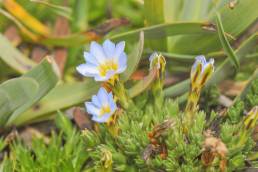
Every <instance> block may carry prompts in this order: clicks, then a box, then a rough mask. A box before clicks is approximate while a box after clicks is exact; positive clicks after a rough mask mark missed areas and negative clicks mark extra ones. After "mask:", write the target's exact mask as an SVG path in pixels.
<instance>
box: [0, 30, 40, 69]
mask: <svg viewBox="0 0 258 172" xmlns="http://www.w3.org/2000/svg"><path fill="white" fill-rule="evenodd" d="M0 49H1V51H0V58H1V59H2V60H3V61H4V62H5V63H6V64H8V65H9V66H10V67H12V68H13V69H14V70H16V71H18V72H19V73H25V72H27V71H29V70H30V69H32V67H33V66H35V63H34V62H33V61H32V60H30V59H28V58H26V57H25V56H24V55H23V54H22V53H21V52H20V51H18V50H17V49H16V48H15V47H13V45H12V44H11V43H10V41H9V40H8V39H7V38H6V37H5V36H3V35H2V34H0Z"/></svg>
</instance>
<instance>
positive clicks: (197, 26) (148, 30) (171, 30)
mask: <svg viewBox="0 0 258 172" xmlns="http://www.w3.org/2000/svg"><path fill="white" fill-rule="evenodd" d="M209 25H210V23H207V22H177V23H166V24H158V25H154V26H149V27H144V28H140V29H136V30H132V31H129V32H125V33H120V34H117V35H113V36H110V39H112V40H115V41H117V40H125V39H132V38H134V39H135V38H136V37H137V36H138V35H139V33H140V32H142V31H143V32H144V38H145V39H158V38H164V37H168V36H174V35H182V34H211V35H213V34H214V31H211V30H206V29H203V27H205V26H209Z"/></svg>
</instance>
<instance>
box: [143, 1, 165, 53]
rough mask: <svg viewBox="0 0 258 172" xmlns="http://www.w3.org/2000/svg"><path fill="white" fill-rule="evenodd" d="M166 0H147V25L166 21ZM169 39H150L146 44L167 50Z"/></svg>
mask: <svg viewBox="0 0 258 172" xmlns="http://www.w3.org/2000/svg"><path fill="white" fill-rule="evenodd" d="M163 10H164V0H159V1H157V0H145V1H144V15H145V24H146V26H152V25H156V24H161V23H164V21H165V19H164V11H163ZM166 43H167V39H166V38H161V39H157V40H148V41H146V45H148V47H150V48H152V49H156V50H160V51H161V50H162V51H165V50H166V49H167V44H166Z"/></svg>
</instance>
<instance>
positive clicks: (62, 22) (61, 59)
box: [54, 16, 70, 75]
mask: <svg viewBox="0 0 258 172" xmlns="http://www.w3.org/2000/svg"><path fill="white" fill-rule="evenodd" d="M69 33H70V27H69V22H68V20H67V19H66V18H65V17H62V16H59V17H58V18H57V20H56V23H55V29H54V35H55V36H56V37H62V36H65V35H68V34H69ZM67 54H68V52H67V49H66V48H62V47H57V48H55V50H54V59H55V61H56V63H57V65H58V67H59V70H60V73H61V75H62V74H63V72H64V67H65V64H66V59H67Z"/></svg>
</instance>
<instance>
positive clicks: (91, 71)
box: [76, 64, 99, 76]
mask: <svg viewBox="0 0 258 172" xmlns="http://www.w3.org/2000/svg"><path fill="white" fill-rule="evenodd" d="M76 70H77V71H78V72H79V73H80V74H82V75H84V76H95V75H97V74H99V71H98V70H97V66H95V65H92V64H80V65H79V66H77V67H76Z"/></svg>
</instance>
